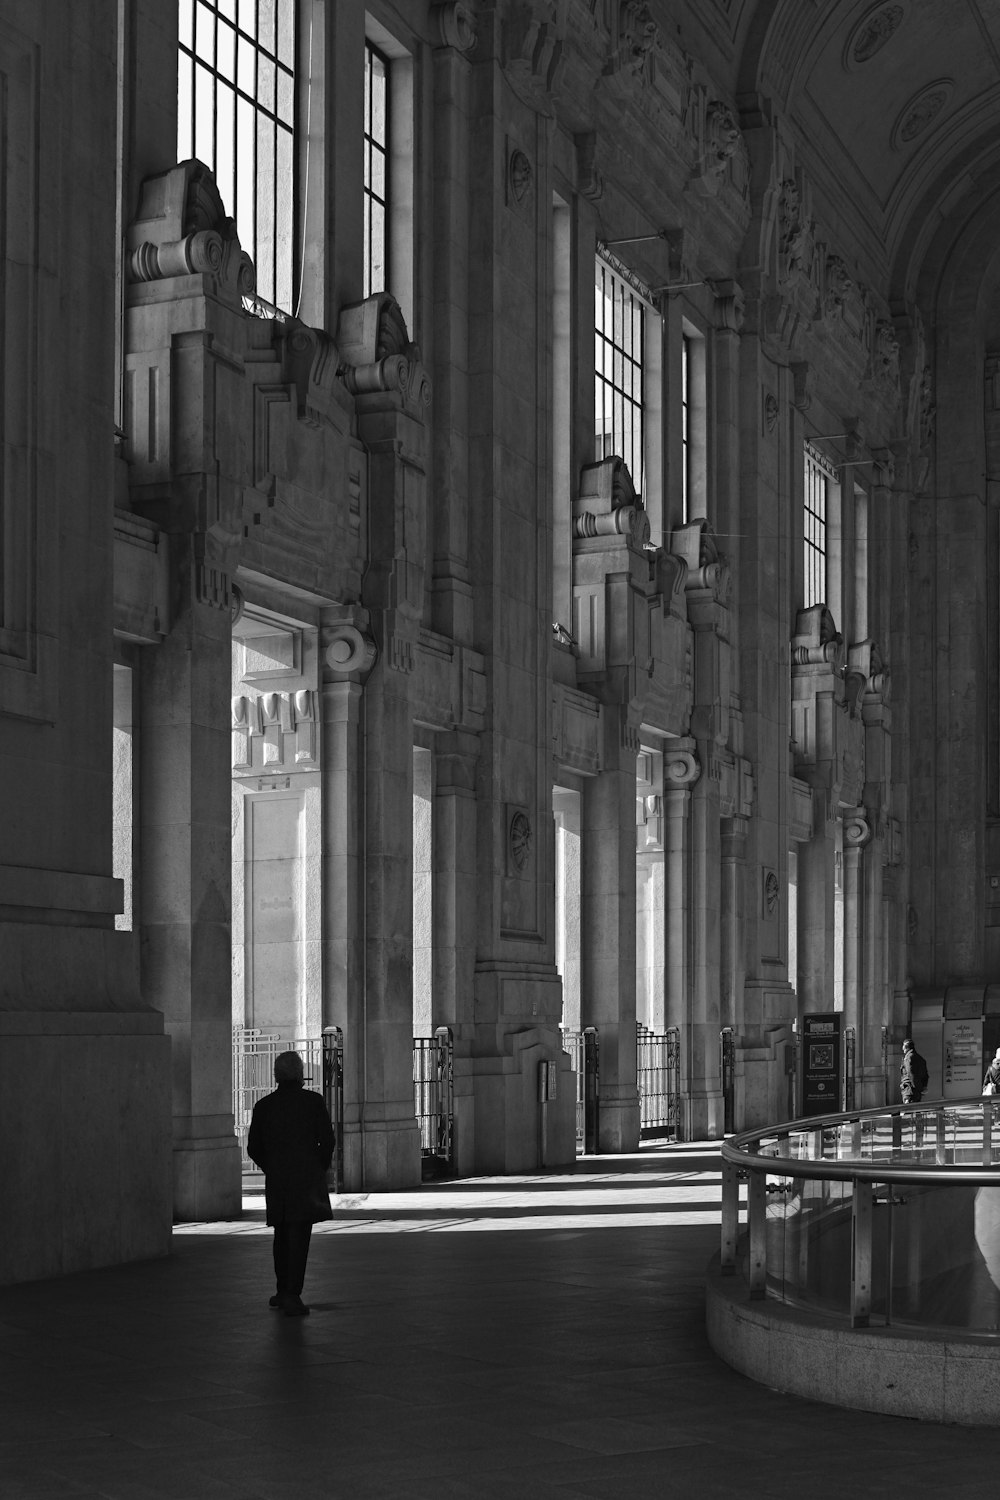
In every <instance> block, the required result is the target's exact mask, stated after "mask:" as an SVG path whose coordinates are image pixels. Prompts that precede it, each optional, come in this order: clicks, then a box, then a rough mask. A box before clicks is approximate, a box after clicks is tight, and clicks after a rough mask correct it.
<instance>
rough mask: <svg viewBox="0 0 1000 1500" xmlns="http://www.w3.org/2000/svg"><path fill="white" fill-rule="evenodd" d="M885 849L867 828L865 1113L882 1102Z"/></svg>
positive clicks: (862, 1014) (861, 1017)
mask: <svg viewBox="0 0 1000 1500" xmlns="http://www.w3.org/2000/svg"><path fill="white" fill-rule="evenodd" d="M884 871H885V845H884V839H883V838H882V836H881V835H880V834H877V833H874V832H873V831H872V829H871V825H870V824H869V842H868V844H867V847H866V848H865V850H864V853H863V856H862V867H861V879H862V901H863V910H864V927H863V931H862V934H861V1004H860V1006H859V1008H858V1105H859V1106H860V1107H861V1108H863V1109H867V1108H869V1107H874V1106H875V1105H879V1104H882V1103H883V1099H882V1026H883V1025H884V1024H886V1025H887V1024H888V1023H889V1020H890V1015H889V987H888V984H887V982H886V973H887V964H886V956H887V953H886V949H887V944H888V941H889V932H890V931H891V928H887V926H886V923H885V920H884V919H885V912H886V902H885V900H884V895H883V875H884Z"/></svg>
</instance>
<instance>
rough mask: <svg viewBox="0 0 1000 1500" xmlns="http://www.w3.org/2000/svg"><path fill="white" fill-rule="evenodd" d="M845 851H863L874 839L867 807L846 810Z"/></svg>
mask: <svg viewBox="0 0 1000 1500" xmlns="http://www.w3.org/2000/svg"><path fill="white" fill-rule="evenodd" d="M842 820H843V824H844V849H845V850H848V849H863V848H864V847H865V845H866V844H869V843H871V839H872V831H873V830H872V819H871V814H870V813H869V811H868V809H867V807H851V808H845V809H844V812H843V815H842Z"/></svg>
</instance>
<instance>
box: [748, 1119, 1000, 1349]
mask: <svg viewBox="0 0 1000 1500" xmlns="http://www.w3.org/2000/svg"><path fill="white" fill-rule="evenodd" d="M722 1157H723V1205H722V1270H723V1272H724V1273H729V1274H735V1273H737V1272H738V1271H742V1272H743V1274H744V1275H745V1276H746V1279H747V1282H748V1285H749V1291H750V1296H751V1297H752V1298H756V1297H764V1296H767V1297H774V1298H777V1299H778V1300H780V1301H782V1302H786V1303H788V1304H791V1305H793V1306H796V1307H801V1308H808V1309H811V1310H813V1311H815V1312H817V1313H822V1314H825V1315H830V1316H833V1317H835V1318H844V1319H848V1320H849V1321H850V1322H851V1323H852V1324H853V1325H854V1326H855V1327H865V1326H867V1325H868V1324H870V1323H871V1324H875V1323H879V1324H895V1325H899V1326H903V1327H921V1328H936V1329H941V1330H951V1331H953V1332H966V1333H974V1334H976V1335H980V1336H983V1335H986V1336H989V1335H993V1336H995V1337H997V1338H1000V1100H997V1102H996V1103H995V1104H994V1102H993V1100H992V1099H970V1100H968V1101H962V1102H957V1103H955V1102H948V1103H947V1104H946V1103H944V1102H943V1101H942V1102H939V1103H933V1104H920V1105H900V1106H898V1107H896V1108H889V1109H871V1110H861V1111H855V1112H852V1113H851V1114H846V1115H829V1116H824V1117H823V1118H821V1119H814V1120H795V1121H790V1122H788V1123H787V1124H783V1125H781V1126H779V1127H776V1128H773V1129H770V1130H763V1131H752V1132H748V1133H746V1134H743V1135H739V1136H735V1137H733V1138H732V1139H731V1140H728V1141H725V1142H724V1143H723V1147H722ZM744 1177H745V1179H746V1194H745V1212H746V1217H745V1228H744V1226H742V1225H741V1199H742V1197H743V1194H742V1192H741V1185H742V1180H743V1178H744Z"/></svg>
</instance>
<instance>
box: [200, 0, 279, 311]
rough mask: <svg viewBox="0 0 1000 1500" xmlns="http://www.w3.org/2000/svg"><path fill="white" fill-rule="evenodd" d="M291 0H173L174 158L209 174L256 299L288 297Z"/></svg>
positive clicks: (274, 301) (275, 302)
mask: <svg viewBox="0 0 1000 1500" xmlns="http://www.w3.org/2000/svg"><path fill="white" fill-rule="evenodd" d="M295 12H296V0H180V4H179V9H178V19H179V43H180V46H179V59H178V107H177V156H178V160H179V161H185V160H186V159H187V158H188V157H192V156H194V157H197V158H198V160H199V161H203V162H204V163H205V165H206V166H208V167H210V168H211V169H212V171H213V172H214V173H215V180H216V182H217V183H218V187H219V192H220V194H221V196H222V201H223V203H224V204H225V206H226V208H227V209H228V210H229V212H230V213H231V214H232V216H233V218H234V219H235V221H236V230H237V233H238V234H239V237H240V243H241V244H242V246H243V248H244V249H245V250H246V251H247V253H248V254H249V255H251V256H252V257H253V261H254V264H255V266H256V268H257V293H258V296H259V297H260V299H261V300H262V301H263V302H266V303H271V304H273V305H274V306H275V307H278V308H281V309H282V310H284V311H291V309H292V307H293V298H294V279H295V276H294V268H295V217H294V186H295V164H294V156H293V148H294V127H295Z"/></svg>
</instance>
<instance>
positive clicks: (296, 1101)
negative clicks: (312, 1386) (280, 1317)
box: [247, 1052, 334, 1318]
mask: <svg viewBox="0 0 1000 1500" xmlns="http://www.w3.org/2000/svg"><path fill="white" fill-rule="evenodd" d="M274 1081H275V1083H276V1084H277V1085H278V1086H277V1088H276V1089H275V1090H274V1092H273V1093H272V1094H266V1095H265V1096H264V1098H263V1099H260V1100H258V1102H257V1103H256V1104H255V1105H254V1109H253V1115H252V1116H251V1118H250V1133H249V1135H248V1136H247V1154H248V1155H249V1157H250V1159H251V1161H255V1162H256V1163H257V1165H258V1167H260V1169H261V1171H262V1172H263V1173H264V1201H265V1204H266V1208H267V1222H268V1224H271V1225H273V1227H274V1274H275V1277H276V1278H277V1283H278V1289H277V1291H276V1292H275V1294H274V1296H273V1297H272V1298H271V1302H270V1305H271V1307H275V1308H280V1309H281V1311H282V1312H283V1313H284V1314H285V1317H286V1318H301V1317H304V1316H305V1315H306V1314H307V1313H308V1311H309V1309H308V1307H306V1305H305V1304H304V1302H303V1301H302V1283H303V1281H304V1280H305V1274H306V1261H307V1259H308V1257H309V1240H310V1236H311V1235H312V1227H313V1225H314V1224H317V1223H319V1221H320V1220H321V1219H332V1218H333V1213H332V1212H331V1209H330V1195H329V1193H328V1191H327V1186H326V1173H327V1170H328V1168H329V1166H330V1162H331V1161H332V1160H333V1147H334V1134H333V1122H332V1121H331V1119H330V1115H329V1112H328V1110H327V1107H326V1105H325V1104H324V1102H323V1096H322V1094H316V1093H314V1092H313V1091H312V1090H311V1089H307V1088H303V1086H302V1085H303V1082H304V1078H303V1069H302V1059H301V1057H300V1056H299V1054H298V1053H297V1052H281V1053H279V1054H278V1056H277V1057H276V1058H275V1059H274Z"/></svg>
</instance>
